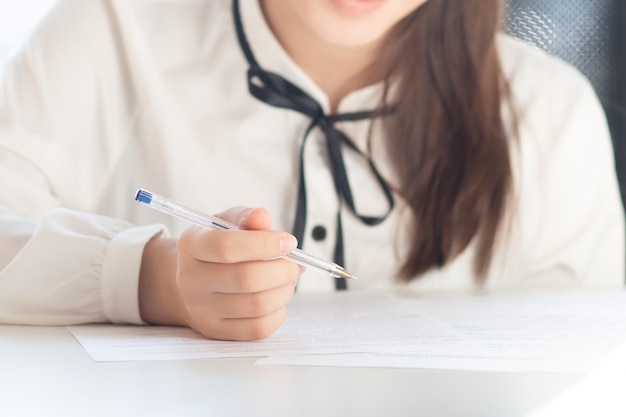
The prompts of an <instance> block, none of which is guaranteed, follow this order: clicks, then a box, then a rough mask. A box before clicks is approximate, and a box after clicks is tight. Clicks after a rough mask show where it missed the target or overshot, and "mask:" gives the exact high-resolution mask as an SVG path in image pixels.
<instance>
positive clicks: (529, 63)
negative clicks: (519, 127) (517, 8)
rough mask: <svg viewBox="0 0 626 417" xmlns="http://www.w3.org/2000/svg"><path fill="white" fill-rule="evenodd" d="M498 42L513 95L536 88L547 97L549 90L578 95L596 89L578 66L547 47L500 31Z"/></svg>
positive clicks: (564, 94) (522, 94)
mask: <svg viewBox="0 0 626 417" xmlns="http://www.w3.org/2000/svg"><path fill="white" fill-rule="evenodd" d="M497 46H498V52H499V55H500V61H501V65H502V70H503V73H504V76H505V78H506V80H507V81H508V82H509V85H510V88H511V91H512V92H513V94H514V96H521V97H523V96H525V95H527V94H533V93H534V92H543V94H542V96H544V97H545V96H546V93H552V94H554V95H560V96H575V95H577V94H581V93H585V92H589V90H590V89H593V88H592V87H591V83H590V82H589V80H588V79H587V77H586V76H585V75H583V74H582V73H581V72H580V71H579V70H578V69H577V68H575V67H574V66H573V65H571V64H570V63H568V62H566V61H564V60H562V59H561V58H558V57H556V56H554V55H551V54H550V53H548V52H547V51H545V50H544V49H541V48H539V47H537V46H534V45H531V44H529V43H527V42H524V41H522V40H520V39H517V38H514V37H512V36H509V35H505V34H500V35H498V38H497ZM552 94H551V95H552Z"/></svg>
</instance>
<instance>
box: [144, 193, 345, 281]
mask: <svg viewBox="0 0 626 417" xmlns="http://www.w3.org/2000/svg"><path fill="white" fill-rule="evenodd" d="M135 200H136V201H138V202H139V203H143V204H146V205H147V206H148V207H152V208H153V209H155V210H159V211H161V212H163V213H167V214H169V215H171V216H174V217H178V218H180V219H184V220H187V221H189V222H191V223H194V224H197V225H198V226H202V227H206V228H207V229H213V230H231V229H239V227H238V226H237V225H235V224H232V223H229V222H227V221H226V220H222V219H220V218H219V217H216V216H211V215H209V214H205V213H201V212H199V211H196V210H193V209H190V208H187V207H184V206H181V205H180V204H178V203H176V202H174V201H172V200H170V199H168V198H166V197H163V196H160V195H158V194H155V193H152V192H150V191H147V190H144V189H142V188H140V189H139V190H137V193H136V194H135ZM281 258H285V259H287V260H290V261H291V262H295V263H297V264H299V265H302V266H304V267H306V268H310V269H314V270H316V271H318V272H321V273H323V274H326V275H330V276H331V277H333V278H346V279H357V278H356V277H355V276H354V275H352V274H350V273H348V271H346V270H345V269H344V268H343V267H342V266H340V265H338V264H336V263H334V262H329V261H325V260H323V259H320V258H316V257H315V256H313V255H309V254H307V253H305V252H303V251H302V250H300V249H295V250H293V251H292V252H289V253H288V254H286V255H283V256H281Z"/></svg>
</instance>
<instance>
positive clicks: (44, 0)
mask: <svg viewBox="0 0 626 417" xmlns="http://www.w3.org/2000/svg"><path fill="white" fill-rule="evenodd" d="M56 1H57V0H0V71H1V67H2V64H4V62H5V61H6V60H7V59H8V58H9V56H11V54H12V53H13V52H14V51H15V49H16V48H17V47H18V46H19V45H20V44H21V43H22V42H23V41H24V39H25V37H26V36H27V35H28V33H29V31H30V30H31V29H32V28H33V27H34V26H35V25H36V24H37V22H39V21H40V20H41V19H42V17H43V16H44V15H45V13H46V12H47V11H48V10H49V9H50V8H51V7H52V5H53V4H54V3H55V2H56Z"/></svg>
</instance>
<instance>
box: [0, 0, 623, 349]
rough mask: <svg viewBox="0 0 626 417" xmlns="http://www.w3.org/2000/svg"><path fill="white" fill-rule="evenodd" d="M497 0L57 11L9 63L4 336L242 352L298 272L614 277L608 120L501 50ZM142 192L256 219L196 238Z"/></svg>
mask: <svg viewBox="0 0 626 417" xmlns="http://www.w3.org/2000/svg"><path fill="white" fill-rule="evenodd" d="M501 9H502V5H501V4H500V1H499V0H463V1H453V0H245V1H238V0H178V1H136V0H90V1H84V0H62V1H61V2H60V3H59V5H58V6H57V7H56V8H55V10H54V11H53V12H52V13H51V14H50V15H49V16H48V18H47V19H46V21H45V22H43V24H42V25H41V26H40V27H39V28H38V30H37V31H36V32H35V33H34V34H33V36H32V37H31V39H30V41H29V42H28V44H27V45H26V46H25V47H24V49H23V50H22V52H21V53H20V54H19V55H18V56H16V58H15V59H14V60H13V61H12V62H11V63H10V65H9V66H8V67H7V68H6V69H5V70H4V81H3V85H2V96H1V101H0V208H1V210H0V268H2V269H1V272H0V321H1V322H5V323H30V324H72V323H83V322H128V323H156V324H174V325H184V326H190V327H192V328H193V329H195V330H196V331H198V332H199V333H201V334H203V335H204V336H206V337H208V338H219V339H231V340H250V339H257V338H262V337H265V336H268V335H269V334H271V333H272V332H273V331H274V330H276V329H277V328H278V327H279V326H280V325H281V323H282V322H283V320H284V319H285V315H286V308H285V306H286V304H287V303H288V302H289V300H290V299H291V297H292V296H293V294H294V288H295V287H296V282H297V281H298V286H297V292H300V291H313V290H315V291H324V290H330V291H332V290H335V289H340V290H341V289H346V287H347V289H348V290H349V291H354V290H358V289H361V288H382V287H385V286H390V285H398V284H399V283H403V284H402V285H404V286H406V287H409V288H410V289H412V290H413V291H418V292H420V293H423V294H426V293H438V292H463V291H465V292H466V291H472V290H473V289H476V288H482V289H484V290H487V291H503V290H521V289H524V288H531V289H545V288H562V289H569V288H619V287H621V286H622V283H623V280H624V259H623V258H624V237H623V234H624V233H623V231H624V224H623V223H624V222H623V212H622V206H621V201H620V197H619V194H618V187H617V182H616V176H615V172H614V167H613V165H614V163H613V155H612V150H611V142H610V138H609V134H608V131H607V126H606V123H605V119H604V115H603V112H602V109H601V106H600V105H599V103H598V101H597V99H596V97H595V95H594V92H593V90H592V88H591V87H590V85H589V83H588V82H587V81H586V80H585V79H584V78H583V77H582V76H581V75H580V74H579V73H577V72H576V71H574V70H573V69H572V68H570V67H568V66H567V65H565V64H564V63H562V62H560V61H557V60H556V59H554V58H550V57H548V56H546V55H545V54H543V53H541V52H539V51H537V50H534V49H531V48H530V47H528V46H525V45H523V44H521V43H519V42H517V41H514V40H512V39H510V38H508V37H506V36H503V35H499V34H498V28H499V23H500V19H501ZM139 187H142V188H147V189H149V190H151V191H154V192H156V193H159V194H161V195H164V196H167V197H169V198H171V199H174V200H178V201H180V202H181V203H183V204H184V205H186V206H189V207H193V208H194V209H197V210H200V211H204V212H207V213H217V212H220V211H222V210H224V209H225V208H227V207H234V208H232V209H229V210H226V211H223V212H222V213H221V214H220V216H221V217H223V218H224V219H226V220H229V221H232V222H235V223H237V224H238V225H239V226H241V227H242V228H243V229H246V230H241V231H209V230H204V229H201V228H198V227H189V224H188V223H185V222H182V221H176V220H174V219H173V218H170V217H168V216H165V215H163V214H162V213H159V212H157V211H154V210H150V209H149V208H146V207H143V206H141V205H139V204H137V203H135V202H134V199H133V197H134V193H135V190H136V189H137V188H139ZM292 233H293V235H292ZM294 235H295V237H294ZM296 238H297V239H296ZM297 244H299V245H300V247H301V248H303V249H304V250H305V251H306V252H308V253H310V254H312V255H315V256H318V257H320V258H324V259H329V260H335V261H336V262H338V263H340V264H342V265H344V266H345V267H346V268H347V269H348V270H349V271H350V272H351V273H353V274H354V275H355V276H357V277H358V278H359V279H358V280H356V281H350V282H349V283H346V282H344V281H341V280H337V279H333V278H327V277H325V276H323V275H320V274H317V273H316V272H314V271H311V272H309V271H307V272H305V273H303V274H302V276H300V274H301V273H302V272H303V270H302V268H300V267H298V266H297V265H296V264H294V263H292V262H289V261H287V260H285V259H283V258H279V256H280V255H284V254H286V253H289V252H290V251H292V250H293V249H294V248H295V247H296V245H297ZM299 276H300V277H299Z"/></svg>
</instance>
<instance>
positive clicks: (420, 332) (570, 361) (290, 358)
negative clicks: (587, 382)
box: [70, 292, 626, 372]
mask: <svg viewBox="0 0 626 417" xmlns="http://www.w3.org/2000/svg"><path fill="white" fill-rule="evenodd" d="M288 311H289V316H288V319H287V321H286V322H285V324H284V325H283V326H282V327H281V328H280V329H279V330H278V331H277V332H276V333H275V334H274V335H272V336H271V337H269V338H267V339H265V340H261V341H257V342H245V343H242V342H220V341H209V340H205V339H203V338H202V337H200V336H198V335H196V334H195V333H193V332H191V331H190V330H187V329H181V328H167V327H165V328H164V327H141V326H73V327H70V331H71V332H72V333H73V334H74V336H75V337H76V339H77V340H78V341H79V342H80V343H81V344H82V345H83V346H84V348H85V349H86V350H87V351H88V352H89V354H90V355H91V356H92V357H93V358H94V359H96V360H98V361H120V360H163V359H186V358H216V357H250V356H255V357H262V359H260V360H259V361H258V363H259V364H272V365H277V364H288V365H321V366H367V367H401V368H426V369H467V370H483V371H485V370H487V371H559V372H563V371H565V372H567V371H572V372H586V371H589V370H591V369H592V368H593V367H594V366H595V365H596V364H597V363H598V362H600V361H601V360H602V358H603V357H605V356H607V355H608V354H610V353H611V351H613V350H614V349H616V348H617V347H619V346H620V344H621V343H622V342H624V341H626V292H615V293H587V294H560V295H534V296H533V295H527V296H521V295H520V296H474V297H445V298H418V297H400V296H397V295H393V294H390V293H368V292H346V293H333V294H297V295H296V296H295V297H294V299H293V300H292V302H291V303H290V304H289V306H288Z"/></svg>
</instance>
